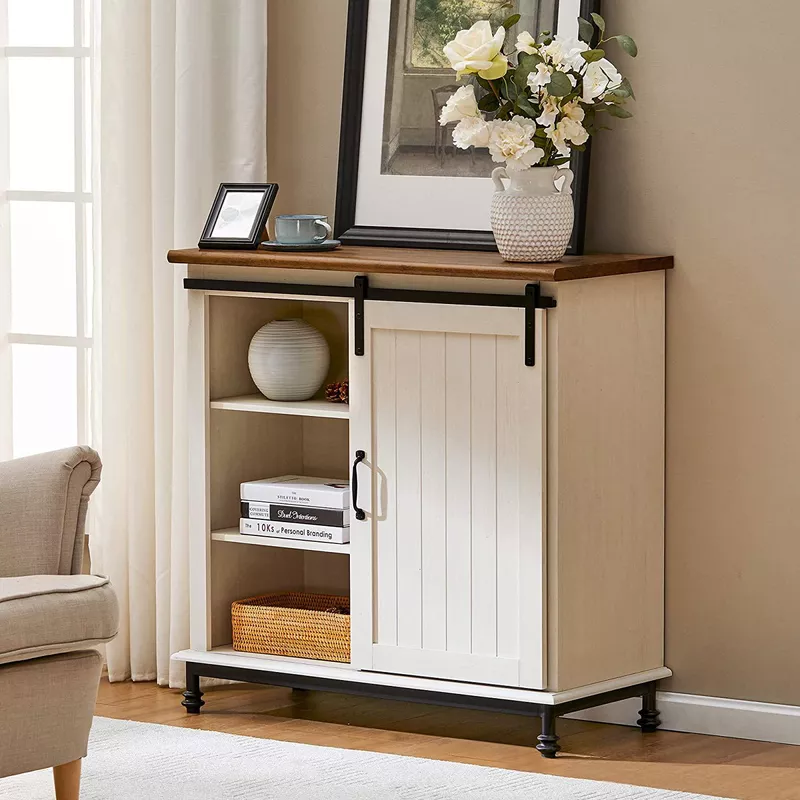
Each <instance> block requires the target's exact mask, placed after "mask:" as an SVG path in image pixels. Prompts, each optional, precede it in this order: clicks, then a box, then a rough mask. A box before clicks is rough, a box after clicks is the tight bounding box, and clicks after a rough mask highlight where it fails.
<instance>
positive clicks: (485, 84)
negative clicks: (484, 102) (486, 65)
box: [475, 75, 492, 92]
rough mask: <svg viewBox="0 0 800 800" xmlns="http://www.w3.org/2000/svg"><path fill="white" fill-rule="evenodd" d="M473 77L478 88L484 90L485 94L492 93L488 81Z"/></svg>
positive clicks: (478, 76)
mask: <svg viewBox="0 0 800 800" xmlns="http://www.w3.org/2000/svg"><path fill="white" fill-rule="evenodd" d="M475 77H476V78H477V79H478V86H481V87H482V88H484V89H486V91H487V92H491V91H492V84H491V83H489V81H487V80H486V78H481V76H480V75H476V76H475Z"/></svg>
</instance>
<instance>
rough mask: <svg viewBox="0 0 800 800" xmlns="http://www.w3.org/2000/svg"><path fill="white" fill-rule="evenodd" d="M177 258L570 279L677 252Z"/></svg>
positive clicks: (186, 253) (182, 258)
mask: <svg viewBox="0 0 800 800" xmlns="http://www.w3.org/2000/svg"><path fill="white" fill-rule="evenodd" d="M167 260H168V261H169V262H170V263H172V264H214V265H218V266H229V267H260V268H267V269H316V270H330V271H335V272H365V273H373V274H380V273H384V274H395V275H398V274H400V275H402V274H406V275H444V276H446V277H452V278H499V279H504V280H514V281H571V280H579V279H582V278H601V277H604V276H606V275H625V274H628V273H632V272H654V271H659V270H665V269H672V267H673V258H672V256H645V255H615V254H605V253H602V254H597V255H584V256H566V257H565V258H564V259H563V260H562V261H550V262H547V263H544V264H524V263H512V262H508V261H503V259H502V258H501V257H500V254H499V253H491V252H477V251H473V250H422V249H414V248H395V247H362V246H352V247H350V246H343V247H340V248H339V249H337V250H331V251H328V252H322V253H309V252H304V253H296V252H286V253H274V252H269V253H268V252H265V251H263V250H198V249H197V248H191V249H187V250H170V251H169V253H168V254H167Z"/></svg>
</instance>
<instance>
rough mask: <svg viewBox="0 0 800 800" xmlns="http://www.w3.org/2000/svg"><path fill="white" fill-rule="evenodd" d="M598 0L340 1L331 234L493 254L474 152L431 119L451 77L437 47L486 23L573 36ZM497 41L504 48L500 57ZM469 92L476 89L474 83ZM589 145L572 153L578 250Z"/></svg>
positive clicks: (487, 166)
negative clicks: (343, 14)
mask: <svg viewBox="0 0 800 800" xmlns="http://www.w3.org/2000/svg"><path fill="white" fill-rule="evenodd" d="M599 11H600V0H350V5H349V11H348V24H347V28H348V30H347V51H346V54H345V76H344V96H343V104H342V125H341V138H340V149H339V179H338V186H337V195H336V227H335V236H336V238H337V239H341V240H342V241H343V242H344V243H346V244H368V245H383V246H398V247H437V248H461V249H475V250H495V249H496V246H495V243H494V237H493V236H492V233H491V230H490V225H489V207H490V204H491V197H492V191H493V187H492V181H491V177H490V175H491V172H492V169H493V168H494V167H495V166H497V165H496V164H494V163H493V162H492V160H491V157H490V155H489V154H488V152H487V151H486V150H485V149H476V148H470V149H469V150H458V149H456V148H455V147H454V146H453V144H452V138H451V134H452V127H453V126H447V127H441V126H440V125H439V114H440V113H441V109H442V106H443V105H444V103H445V102H446V101H447V98H448V97H449V96H450V95H451V94H452V93H453V92H454V91H455V90H456V89H457V88H458V87H459V85H464V84H466V83H468V82H470V81H474V76H465V77H464V78H463V79H462V80H461V81H460V82H459V81H457V80H456V74H455V72H453V70H452V69H451V67H450V64H449V62H448V60H447V58H446V57H445V55H444V52H443V48H444V46H445V44H447V42H449V41H451V40H452V39H453V38H455V35H456V33H458V31H459V30H463V29H467V28H469V27H471V26H472V25H473V23H475V22H477V21H478V20H482V19H488V20H490V21H491V23H492V27H493V28H496V27H497V26H498V25H500V24H501V23H502V22H503V20H505V19H506V18H508V17H509V16H511V15H512V14H519V15H520V20H519V22H518V23H517V24H516V25H514V26H513V27H512V28H511V29H510V30H509V31H508V39H507V44H509V43H510V48H511V49H512V50H513V43H514V42H516V38H517V34H518V32H520V31H524V30H527V31H529V32H530V33H532V34H533V35H538V34H539V33H542V32H543V31H550V32H552V33H554V34H555V33H559V34H563V35H567V36H575V37H577V35H578V17H583V18H584V19H588V18H589V16H590V14H591V13H592V12H598V13H599ZM508 51H509V47H508V46H507V47H506V52H508ZM475 89H476V94H477V95H478V96H479V97H480V94H481V93H482V92H483V91H484V90H483V89H481V88H480V87H479V86H478V85H477V83H475ZM589 155H590V149H589V148H588V147H587V150H586V151H585V152H583V153H575V154H574V156H573V159H572V162H571V164H570V167H571V169H572V170H573V172H574V173H575V183H574V185H573V195H574V198H575V212H576V213H575V228H574V230H573V236H572V242H571V245H570V249H569V251H568V252H570V253H580V252H582V250H583V237H584V231H585V226H586V218H585V211H586V196H587V189H588V186H587V183H588V168H589Z"/></svg>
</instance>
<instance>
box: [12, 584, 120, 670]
mask: <svg viewBox="0 0 800 800" xmlns="http://www.w3.org/2000/svg"><path fill="white" fill-rule="evenodd" d="M118 622H119V608H118V606H117V598H116V595H115V594H114V590H113V589H112V588H111V584H110V582H109V580H108V578H105V577H103V576H101V575H28V576H24V577H20V578H0V664H7V663H9V662H12V661H24V660H26V659H30V658H39V657H41V656H49V655H54V654H56V653H67V652H70V651H72V650H85V649H87V648H90V647H94V646H96V645H99V644H102V643H103V642H108V641H110V640H111V639H113V638H114V636H115V635H116V633H117V625H118Z"/></svg>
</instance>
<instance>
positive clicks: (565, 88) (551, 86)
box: [545, 72, 572, 97]
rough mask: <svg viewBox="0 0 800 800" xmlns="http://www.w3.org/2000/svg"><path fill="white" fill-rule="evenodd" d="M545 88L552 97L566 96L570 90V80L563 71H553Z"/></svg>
mask: <svg viewBox="0 0 800 800" xmlns="http://www.w3.org/2000/svg"><path fill="white" fill-rule="evenodd" d="M545 88H546V89H547V92H548V93H549V94H551V95H552V96H553V97H566V95H568V94H569V93H570V92H571V91H572V82H571V81H570V79H569V77H568V76H567V74H566V73H565V72H554V73H553V74H552V75H551V76H550V83H548V84H547V86H546V87H545Z"/></svg>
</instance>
